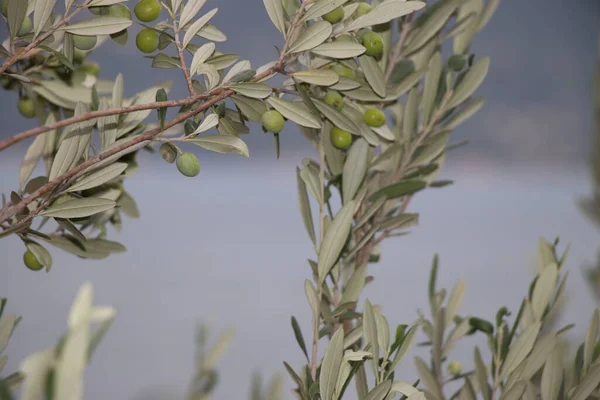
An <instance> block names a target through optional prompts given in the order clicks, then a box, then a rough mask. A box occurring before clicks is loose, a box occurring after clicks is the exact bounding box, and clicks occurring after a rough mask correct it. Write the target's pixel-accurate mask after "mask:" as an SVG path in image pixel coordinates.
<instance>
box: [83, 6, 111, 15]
mask: <svg viewBox="0 0 600 400" xmlns="http://www.w3.org/2000/svg"><path fill="white" fill-rule="evenodd" d="M88 10H90V12H91V13H92V14H96V15H108V12H109V6H95V7H90V8H88Z"/></svg>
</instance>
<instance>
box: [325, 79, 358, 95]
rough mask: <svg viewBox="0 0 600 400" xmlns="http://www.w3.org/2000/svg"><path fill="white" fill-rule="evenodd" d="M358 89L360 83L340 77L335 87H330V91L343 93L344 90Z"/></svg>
mask: <svg viewBox="0 0 600 400" xmlns="http://www.w3.org/2000/svg"><path fill="white" fill-rule="evenodd" d="M357 87H360V83H358V82H356V81H353V80H352V79H349V78H346V77H344V76H340V80H339V81H338V83H336V84H335V85H333V86H331V89H333V90H337V91H340V92H343V91H345V90H352V89H356V88H357Z"/></svg>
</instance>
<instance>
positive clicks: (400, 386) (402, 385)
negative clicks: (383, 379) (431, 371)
mask: <svg viewBox="0 0 600 400" xmlns="http://www.w3.org/2000/svg"><path fill="white" fill-rule="evenodd" d="M390 391H391V392H395V393H400V394H402V395H404V396H410V395H412V394H415V393H419V389H417V388H415V387H414V386H413V385H411V384H410V383H408V382H402V381H395V382H394V383H392V387H391V388H390Z"/></svg>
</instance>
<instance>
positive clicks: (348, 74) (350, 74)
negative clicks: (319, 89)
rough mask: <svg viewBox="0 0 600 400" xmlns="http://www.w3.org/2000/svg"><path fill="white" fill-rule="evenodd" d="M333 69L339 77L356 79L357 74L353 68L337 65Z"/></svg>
mask: <svg viewBox="0 0 600 400" xmlns="http://www.w3.org/2000/svg"><path fill="white" fill-rule="evenodd" d="M331 69H332V70H333V72H335V73H336V74H338V75H339V76H343V77H345V78H349V79H356V72H355V71H354V70H353V69H352V68H348V67H346V66H345V65H342V64H335V65H334V66H333V68H331Z"/></svg>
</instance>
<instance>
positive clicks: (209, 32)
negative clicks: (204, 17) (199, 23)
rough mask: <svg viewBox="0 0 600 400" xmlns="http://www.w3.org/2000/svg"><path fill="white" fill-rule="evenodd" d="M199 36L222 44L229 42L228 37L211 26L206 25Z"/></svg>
mask: <svg viewBox="0 0 600 400" xmlns="http://www.w3.org/2000/svg"><path fill="white" fill-rule="evenodd" d="M197 35H198V36H200V37H202V38H204V39H206V40H210V41H213V42H219V43H220V42H224V41H226V40H227V36H226V35H225V34H224V33H223V32H221V31H220V30H219V29H218V28H217V27H216V26H214V25H211V24H206V25H204V28H202V29H200V32H198V33H197Z"/></svg>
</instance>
